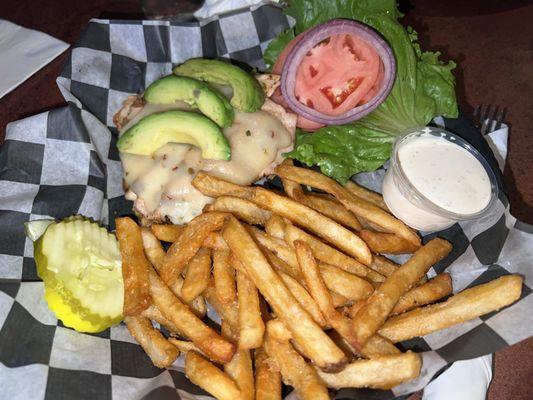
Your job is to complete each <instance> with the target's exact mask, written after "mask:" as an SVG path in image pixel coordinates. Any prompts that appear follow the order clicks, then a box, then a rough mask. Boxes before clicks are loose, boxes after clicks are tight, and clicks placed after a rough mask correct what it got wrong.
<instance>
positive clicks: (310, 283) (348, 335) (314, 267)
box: [294, 240, 357, 347]
mask: <svg viewBox="0 0 533 400" xmlns="http://www.w3.org/2000/svg"><path fill="white" fill-rule="evenodd" d="M294 247H295V249H296V255H297V257H298V262H299V264H300V269H301V270H302V273H303V275H304V278H305V282H306V284H307V287H308V289H309V292H310V293H311V296H313V299H314V300H315V301H316V304H317V305H318V308H319V309H320V311H321V312H322V315H324V317H325V318H326V320H327V321H328V323H329V324H330V325H331V326H332V327H333V329H335V330H336V331H337V332H338V333H339V334H340V335H341V336H342V338H343V339H344V340H345V341H346V342H347V343H348V344H349V345H350V346H351V347H356V346H357V340H356V338H355V336H354V335H353V331H352V327H351V320H350V319H348V318H346V317H345V316H344V315H342V314H340V313H339V312H337V310H335V308H334V307H333V301H332V300H331V296H330V295H329V292H328V289H327V288H326V285H325V283H324V281H323V280H322V276H321V275H320V271H319V268H318V264H317V262H316V260H315V258H314V257H313V253H312V252H311V249H310V247H309V246H308V245H307V243H305V242H302V241H299V240H297V241H296V242H294Z"/></svg>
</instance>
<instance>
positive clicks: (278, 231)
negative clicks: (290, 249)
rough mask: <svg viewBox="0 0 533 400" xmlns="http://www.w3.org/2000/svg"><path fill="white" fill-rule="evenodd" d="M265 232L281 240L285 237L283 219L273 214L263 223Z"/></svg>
mask: <svg viewBox="0 0 533 400" xmlns="http://www.w3.org/2000/svg"><path fill="white" fill-rule="evenodd" d="M265 232H266V233H268V234H269V235H270V236H273V237H275V238H278V239H281V240H283V239H284V237H285V222H284V221H283V218H281V217H280V216H279V215H276V214H273V215H272V216H271V217H270V218H269V219H268V220H267V222H266V223H265Z"/></svg>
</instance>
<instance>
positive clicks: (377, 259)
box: [370, 254, 399, 277]
mask: <svg viewBox="0 0 533 400" xmlns="http://www.w3.org/2000/svg"><path fill="white" fill-rule="evenodd" d="M398 267H399V265H398V264H395V263H393V262H392V261H391V260H389V259H388V258H386V257H383V256H380V255H377V254H374V257H372V264H370V268H372V269H373V270H374V271H376V272H378V273H380V274H381V275H383V276H385V277H387V276H391V275H392V273H393V272H394V271H396V270H397V269H398Z"/></svg>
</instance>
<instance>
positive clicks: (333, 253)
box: [285, 224, 385, 282]
mask: <svg viewBox="0 0 533 400" xmlns="http://www.w3.org/2000/svg"><path fill="white" fill-rule="evenodd" d="M296 240H302V241H304V242H306V243H307V244H308V245H309V246H310V247H311V250H312V251H313V255H314V256H315V257H316V258H317V259H319V260H320V261H323V262H325V263H328V264H331V265H334V266H336V267H339V268H341V269H343V270H345V271H347V272H350V273H352V274H355V275H358V276H360V277H363V278H365V277H369V278H370V276H371V277H372V278H374V279H372V280H377V281H378V282H383V281H384V280H385V278H384V277H383V276H380V275H379V274H377V273H375V272H374V271H372V270H371V269H370V268H368V267H367V266H366V265H363V264H361V263H360V262H358V261H357V260H355V259H353V258H352V257H348V256H347V255H346V254H344V253H342V252H340V251H338V250H337V249H334V248H333V247H331V246H329V245H327V244H326V243H324V242H322V241H321V240H319V239H317V238H316V237H314V236H313V235H310V234H308V233H307V232H305V231H303V230H302V229H300V228H298V227H296V226H294V225H292V224H287V225H286V226H285V241H286V242H287V243H289V244H290V245H291V246H292V245H293V243H294V241H296ZM369 275H370V276H369Z"/></svg>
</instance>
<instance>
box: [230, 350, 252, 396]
mask: <svg viewBox="0 0 533 400" xmlns="http://www.w3.org/2000/svg"><path fill="white" fill-rule="evenodd" d="M224 372H225V373H226V374H228V375H229V376H230V377H231V378H232V379H233V381H234V382H235V383H237V386H238V388H239V390H240V391H241V397H240V398H239V400H254V398H255V383H254V370H253V365H252V356H251V354H250V350H247V349H237V351H236V352H235V354H234V355H233V358H232V359H231V361H230V362H228V363H226V364H225V365H224Z"/></svg>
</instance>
